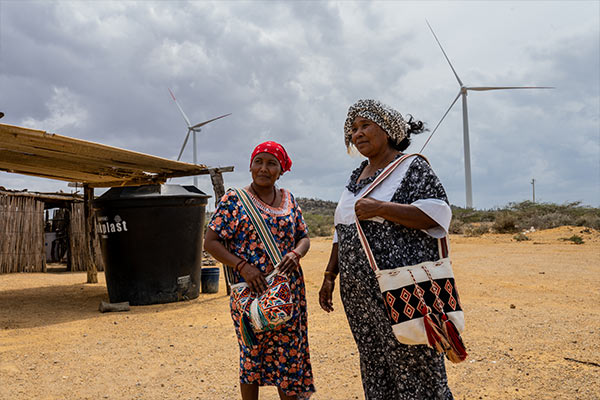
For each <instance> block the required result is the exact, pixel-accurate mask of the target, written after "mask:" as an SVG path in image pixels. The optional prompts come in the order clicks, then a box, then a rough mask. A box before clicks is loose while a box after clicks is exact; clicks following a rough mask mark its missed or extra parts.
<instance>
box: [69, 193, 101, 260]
mask: <svg viewBox="0 0 600 400" xmlns="http://www.w3.org/2000/svg"><path fill="white" fill-rule="evenodd" d="M94 223H95V221H94ZM69 239H70V240H69V253H70V265H71V271H87V269H88V263H89V260H90V254H89V247H88V245H87V242H86V237H85V216H84V204H83V203H71V217H70V221H69ZM94 249H95V251H94V256H95V257H94V262H95V263H96V268H97V269H98V271H104V260H103V258H102V251H101V250H100V240H99V237H98V235H95V237H94Z"/></svg>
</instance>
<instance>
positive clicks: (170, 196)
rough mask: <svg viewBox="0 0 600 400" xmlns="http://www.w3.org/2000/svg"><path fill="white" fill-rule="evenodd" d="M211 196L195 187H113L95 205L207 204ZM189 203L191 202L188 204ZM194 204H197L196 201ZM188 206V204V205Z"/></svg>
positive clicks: (95, 201) (96, 200) (165, 185)
mask: <svg viewBox="0 0 600 400" xmlns="http://www.w3.org/2000/svg"><path fill="white" fill-rule="evenodd" d="M210 197H211V196H210V195H208V194H206V193H204V192H203V191H201V190H200V189H198V188H197V187H195V186H193V185H189V186H182V185H167V184H162V185H142V186H123V187H113V188H111V189H109V190H108V191H106V193H104V194H103V195H102V196H100V197H98V198H97V199H95V200H94V205H102V204H104V203H112V202H121V201H143V200H158V201H161V199H162V200H163V201H168V200H176V199H194V200H198V203H201V204H206V201H207V200H206V199H208V198H210ZM188 203H189V202H188ZM193 203H196V201H194V202H193ZM186 204H187V203H186Z"/></svg>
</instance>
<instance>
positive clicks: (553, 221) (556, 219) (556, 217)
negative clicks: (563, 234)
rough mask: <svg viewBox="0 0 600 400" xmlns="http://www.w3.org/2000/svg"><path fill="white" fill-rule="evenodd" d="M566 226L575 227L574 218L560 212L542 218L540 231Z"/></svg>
mask: <svg viewBox="0 0 600 400" xmlns="http://www.w3.org/2000/svg"><path fill="white" fill-rule="evenodd" d="M564 225H575V220H574V218H573V217H572V216H570V215H568V214H563V213H560V212H553V213H550V214H546V215H542V216H541V217H540V229H550V228H556V227H559V226H564ZM534 226H535V225H534Z"/></svg>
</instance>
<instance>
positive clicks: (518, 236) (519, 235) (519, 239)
mask: <svg viewBox="0 0 600 400" xmlns="http://www.w3.org/2000/svg"><path fill="white" fill-rule="evenodd" d="M513 239H515V240H516V241H517V242H523V241H526V240H531V239H529V238H528V237H527V235H525V234H524V233H517V234H516V235H515V236H513Z"/></svg>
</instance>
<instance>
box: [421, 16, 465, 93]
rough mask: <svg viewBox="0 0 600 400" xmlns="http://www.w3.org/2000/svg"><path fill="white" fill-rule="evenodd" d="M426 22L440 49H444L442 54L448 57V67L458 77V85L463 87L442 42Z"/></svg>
mask: <svg viewBox="0 0 600 400" xmlns="http://www.w3.org/2000/svg"><path fill="white" fill-rule="evenodd" d="M425 22H427V26H428V27H429V30H430V31H431V33H433V37H434V38H435V41H436V42H437V44H438V45H439V46H440V49H442V53H444V57H446V61H448V65H450V68H452V72H454V76H455V77H456V80H457V81H458V84H459V85H460V86H461V87H462V86H463V83H462V81H461V80H460V78H459V77H458V74H457V73H456V70H455V69H454V67H453V66H452V63H451V62H450V59H449V58H448V56H447V55H446V52H445V51H444V48H443V47H442V44H441V43H440V41H439V40H438V38H437V36H436V35H435V32H434V31H433V28H432V27H431V25H429V21H427V20H425Z"/></svg>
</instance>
